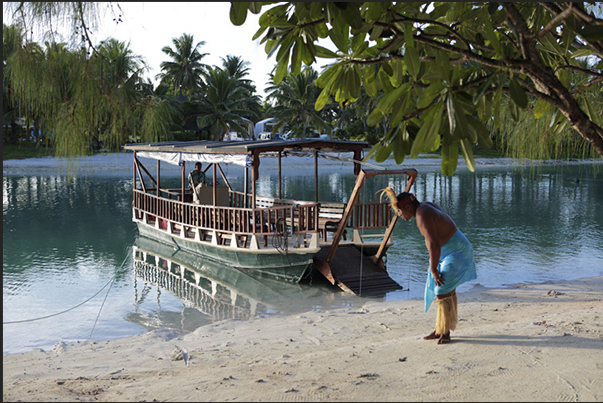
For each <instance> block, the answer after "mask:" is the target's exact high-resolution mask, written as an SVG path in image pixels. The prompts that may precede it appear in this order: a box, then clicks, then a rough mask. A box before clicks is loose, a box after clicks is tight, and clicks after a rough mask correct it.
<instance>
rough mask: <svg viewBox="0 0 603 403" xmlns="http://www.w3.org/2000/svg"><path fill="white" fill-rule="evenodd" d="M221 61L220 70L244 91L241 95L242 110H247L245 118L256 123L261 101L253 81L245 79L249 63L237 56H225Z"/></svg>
mask: <svg viewBox="0 0 603 403" xmlns="http://www.w3.org/2000/svg"><path fill="white" fill-rule="evenodd" d="M221 59H222V70H225V71H227V72H228V74H229V75H230V76H231V77H232V78H234V79H236V80H237V81H238V85H240V86H242V87H243V88H244V89H245V91H244V92H243V93H242V94H241V97H242V98H243V101H242V102H243V105H242V106H241V107H242V108H243V109H247V111H248V112H247V114H246V115H245V118H247V119H249V120H251V121H258V120H259V119H260V117H261V115H262V111H261V99H260V96H259V95H257V94H256V87H255V85H254V83H253V81H251V80H249V79H247V78H246V77H247V76H248V75H249V71H250V69H249V62H248V61H245V60H243V59H242V58H240V57H238V56H232V55H227V56H226V59H224V58H223V57H222V58H221Z"/></svg>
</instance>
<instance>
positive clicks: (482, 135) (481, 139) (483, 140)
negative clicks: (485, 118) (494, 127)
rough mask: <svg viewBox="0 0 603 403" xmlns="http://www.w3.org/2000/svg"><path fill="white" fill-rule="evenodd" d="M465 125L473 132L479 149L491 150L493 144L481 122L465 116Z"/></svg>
mask: <svg viewBox="0 0 603 403" xmlns="http://www.w3.org/2000/svg"><path fill="white" fill-rule="evenodd" d="M467 123H469V129H470V130H473V131H474V132H475V135H476V137H477V144H478V145H479V146H480V148H482V149H484V150H489V149H491V148H492V146H493V145H494V143H493V142H492V139H491V138H490V133H489V132H488V129H487V128H486V126H484V124H483V123H482V122H480V121H479V120H477V119H475V118H474V117H473V116H467Z"/></svg>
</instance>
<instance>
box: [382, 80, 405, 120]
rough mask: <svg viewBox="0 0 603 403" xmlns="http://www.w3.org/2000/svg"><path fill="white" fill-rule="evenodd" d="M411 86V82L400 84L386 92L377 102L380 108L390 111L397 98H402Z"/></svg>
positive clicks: (386, 111)
mask: <svg viewBox="0 0 603 403" xmlns="http://www.w3.org/2000/svg"><path fill="white" fill-rule="evenodd" d="M409 86H410V84H409V83H406V84H404V85H401V86H399V87H398V88H395V89H393V90H392V91H389V92H387V93H385V95H383V98H381V100H380V101H379V103H378V104H377V106H378V107H379V109H381V110H382V111H383V112H385V113H390V112H391V109H392V105H393V104H394V102H396V100H398V98H400V96H401V95H402V94H403V93H404V92H406V91H408V88H409Z"/></svg>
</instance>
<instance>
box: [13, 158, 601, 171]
mask: <svg viewBox="0 0 603 403" xmlns="http://www.w3.org/2000/svg"><path fill="white" fill-rule="evenodd" d="M143 161H144V159H143ZM148 161H149V163H151V164H152V165H153V166H154V165H155V163H154V161H151V160H148ZM289 161H295V162H297V163H295V162H294V163H289ZM308 164H311V165H310V166H312V167H313V166H314V159H313V158H312V157H286V158H284V160H283V163H282V169H283V174H284V175H299V174H306V175H307V172H305V171H300V170H299V169H297V168H298V167H299V166H300V165H301V166H308ZM370 164H372V165H377V166H379V167H382V168H384V169H388V168H415V169H417V170H419V171H421V170H423V171H429V172H431V171H434V170H435V171H439V170H440V166H441V159H440V158H431V157H419V158H406V159H405V160H404V162H403V163H402V164H401V165H398V164H396V163H395V161H394V160H393V158H390V159H388V160H386V161H385V162H383V163H376V162H375V161H374V160H371V161H370ZM187 165H190V169H191V170H192V164H187ZM475 165H476V170H475V171H476V172H479V170H480V169H494V168H501V167H517V168H522V167H546V166H563V165H603V158H602V159H588V160H577V159H571V160H548V161H534V160H517V159H513V158H476V159H475ZM132 166H133V163H132V154H131V153H130V152H120V153H107V154H96V155H92V156H83V157H76V158H73V159H68V158H57V157H39V158H26V159H21V160H6V161H2V167H3V175H35V174H43V175H50V174H52V175H55V174H58V175H76V176H78V175H86V176H87V175H92V176H95V175H99V176H122V175H131V174H132ZM318 167H319V172H320V173H321V174H324V173H328V172H333V171H338V172H340V171H341V170H346V169H350V172H351V168H350V167H351V163H349V162H342V161H332V160H327V159H319V162H318ZM236 168H238V167H235V168H233V169H236ZM186 169H187V171H188V170H189V167H188V166H187V167H186ZM241 169H242V168H241ZM277 169H278V168H277V159H276V158H264V159H262V163H261V165H260V173H265V172H266V171H267V170H269V171H270V172H276V170H277ZM164 171H165V172H166V174H167V175H174V176H178V175H180V173H181V169H180V167H178V166H174V165H169V164H167V163H164V164H162V173H163V172H164ZM460 171H468V169H467V166H466V164H465V161H464V160H463V158H462V157H459V161H458V168H457V172H460Z"/></svg>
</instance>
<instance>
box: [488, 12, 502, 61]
mask: <svg viewBox="0 0 603 403" xmlns="http://www.w3.org/2000/svg"><path fill="white" fill-rule="evenodd" d="M484 25H485V29H486V37H487V38H488V40H489V41H490V44H491V45H492V47H493V48H494V51H495V52H496V54H497V55H498V56H503V51H502V48H501V46H500V42H499V41H498V37H497V36H496V32H494V28H493V27H492V23H491V22H490V20H488V19H486V20H485V21H484Z"/></svg>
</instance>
